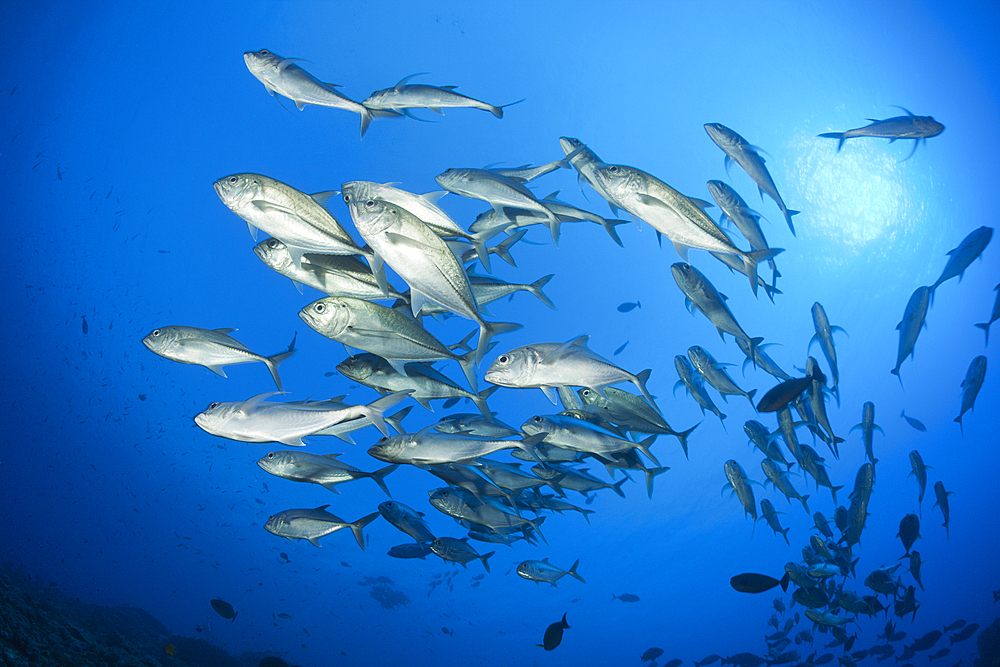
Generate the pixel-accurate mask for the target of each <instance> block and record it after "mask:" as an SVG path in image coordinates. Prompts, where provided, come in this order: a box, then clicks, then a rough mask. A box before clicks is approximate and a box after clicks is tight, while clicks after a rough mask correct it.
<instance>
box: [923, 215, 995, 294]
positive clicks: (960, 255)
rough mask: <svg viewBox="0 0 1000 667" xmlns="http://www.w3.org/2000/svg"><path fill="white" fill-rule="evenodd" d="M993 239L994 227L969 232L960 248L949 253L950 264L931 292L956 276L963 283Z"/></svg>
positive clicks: (957, 247) (932, 286)
mask: <svg viewBox="0 0 1000 667" xmlns="http://www.w3.org/2000/svg"><path fill="white" fill-rule="evenodd" d="M992 238H993V228H992V227H986V226H983V227H980V228H979V229H975V230H973V231H971V232H969V235H968V236H966V237H965V238H964V239H962V242H961V243H959V244H958V246H956V247H955V248H953V249H951V250H949V251H948V263H947V264H945V266H944V270H943V271H942V272H941V276H940V277H939V278H938V279H937V280H935V281H934V284H933V285H931V288H930V289H931V292H934V290H936V289H937V288H938V286H939V285H940V284H941V283H943V282H945V281H946V280H951V279H952V278H954V277H955V276H958V280H959V282H961V281H962V276H963V275H964V274H965V270H966V269H967V268H969V265H970V264H972V262H974V261H975V260H976V258H977V257H979V256H981V255H982V254H983V250H985V249H986V246H988V245H989V243H990V239H992ZM932 296H933V295H932Z"/></svg>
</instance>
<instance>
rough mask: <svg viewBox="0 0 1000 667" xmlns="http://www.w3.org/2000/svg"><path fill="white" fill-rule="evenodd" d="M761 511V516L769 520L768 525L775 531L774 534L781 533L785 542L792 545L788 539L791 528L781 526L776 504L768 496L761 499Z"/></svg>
mask: <svg viewBox="0 0 1000 667" xmlns="http://www.w3.org/2000/svg"><path fill="white" fill-rule="evenodd" d="M760 512H761V518H762V519H764V520H765V521H766V522H767V525H768V527H769V528H770V529H771V530H773V531H774V534H775V535H778V534H779V533H780V534H781V536H782V537H783V538H785V544H787V545H788V546H791V545H792V543H791V542H789V541H788V531H789V530H791V529H790V528H782V527H781V523H780V522H779V521H778V512H776V511H775V509H774V505H772V504H771V501H770V500H768V499H767V498H764V499H763V500H761V501H760Z"/></svg>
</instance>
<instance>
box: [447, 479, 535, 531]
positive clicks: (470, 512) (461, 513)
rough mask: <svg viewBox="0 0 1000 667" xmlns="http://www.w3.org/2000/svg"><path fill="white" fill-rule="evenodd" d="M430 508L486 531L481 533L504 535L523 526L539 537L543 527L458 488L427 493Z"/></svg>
mask: <svg viewBox="0 0 1000 667" xmlns="http://www.w3.org/2000/svg"><path fill="white" fill-rule="evenodd" d="M430 504H431V505H432V506H433V507H434V508H435V509H437V510H438V511H440V512H442V513H443V514H447V515H448V516H450V517H452V518H454V519H458V520H461V521H468V522H470V523H473V524H478V525H480V526H484V527H486V528H487V529H488V530H483V531H481V532H491V533H498V534H503V533H507V532H512V531H514V530H524V529H525V527H526V526H530V527H531V528H532V529H533V530H534V531H535V532H537V533H538V534H539V535H541V532H540V531H539V530H538V527H539V526H540V525H541V523H542V520H541V519H525V518H523V517H520V516H518V515H516V514H511V513H510V512H507V511H506V510H504V509H502V508H501V507H500V506H498V505H495V504H493V503H491V502H481V501H479V500H477V499H476V498H475V497H474V496H473V494H471V493H469V492H467V491H465V489H461V488H458V487H447V488H443V489H434V490H433V491H431V492H430Z"/></svg>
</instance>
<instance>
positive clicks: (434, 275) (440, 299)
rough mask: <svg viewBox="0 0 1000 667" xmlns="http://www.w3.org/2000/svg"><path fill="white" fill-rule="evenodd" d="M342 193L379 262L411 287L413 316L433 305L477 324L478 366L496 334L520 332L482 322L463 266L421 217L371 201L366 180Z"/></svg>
mask: <svg viewBox="0 0 1000 667" xmlns="http://www.w3.org/2000/svg"><path fill="white" fill-rule="evenodd" d="M341 191H342V192H343V194H344V200H345V201H347V202H349V203H348V206H349V207H350V210H351V218H352V219H353V220H354V224H355V226H356V227H357V229H358V232H359V233H360V234H361V236H362V237H363V238H364V240H365V241H367V242H368V245H369V246H370V247H371V249H372V251H373V252H374V253H375V258H376V260H375V261H376V263H379V262H385V263H386V264H388V265H389V266H390V267H391V268H392V269H393V270H394V271H395V272H396V273H397V274H399V276H400V277H401V278H402V279H403V280H405V281H406V283H407V284H408V285H409V286H410V309H411V311H412V312H413V315H414V317H416V316H417V314H418V313H420V310H421V307H422V306H423V304H424V303H425V302H427V301H428V300H429V301H432V302H434V303H436V304H438V305H440V306H442V307H443V308H445V309H447V310H450V311H451V312H453V313H456V314H457V315H460V316H462V317H465V318H468V319H470V320H473V321H475V322H476V324H478V325H479V344H478V346H477V348H476V350H477V351H476V363H477V364H479V363H482V359H483V356H484V355H485V354H486V351H487V350H488V349H489V342H490V339H491V338H492V337H493V336H494V335H495V334H499V333H506V332H510V331H516V330H517V329H520V328H521V325H520V324H513V323H506V322H487V321H486V320H484V319H483V317H482V315H481V314H480V313H479V305H478V304H477V303H476V297H475V295H474V294H473V292H472V286H471V285H470V284H469V276H468V274H467V273H466V272H465V270H464V268H463V266H462V264H461V263H460V262H459V260H458V258H457V257H455V254H454V253H453V252H452V251H451V249H450V248H449V247H448V246H447V244H445V242H444V241H443V240H442V239H441V237H440V236H438V235H437V234H435V233H434V231H433V230H431V229H430V228H429V227H428V226H427V225H426V224H424V223H423V222H422V221H421V220H420V219H419V218H417V216H415V215H413V214H412V213H410V212H409V211H406V210H405V209H403V208H401V207H399V206H396V205H395V204H392V203H390V202H386V201H383V200H380V199H373V198H372V196H373V195H372V194H371V192H370V191H371V188H370V187H369V186H368V184H367V183H366V182H363V181H354V182H350V183H344V184H343V185H342V186H341ZM376 272H377V269H376Z"/></svg>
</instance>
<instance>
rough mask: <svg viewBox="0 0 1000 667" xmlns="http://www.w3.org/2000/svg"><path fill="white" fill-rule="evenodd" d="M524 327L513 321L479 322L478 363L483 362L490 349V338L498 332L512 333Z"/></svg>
mask: <svg viewBox="0 0 1000 667" xmlns="http://www.w3.org/2000/svg"><path fill="white" fill-rule="evenodd" d="M522 328H524V325H521V324H515V323H513V322H486V321H483V322H481V323H480V324H479V344H478V345H477V346H476V365H477V366H478V365H479V364H481V363H483V357H485V356H486V353H487V352H489V350H490V339H491V338H493V336H496V335H498V334H504V333H510V332H511V331H517V330H518V329H522Z"/></svg>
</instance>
